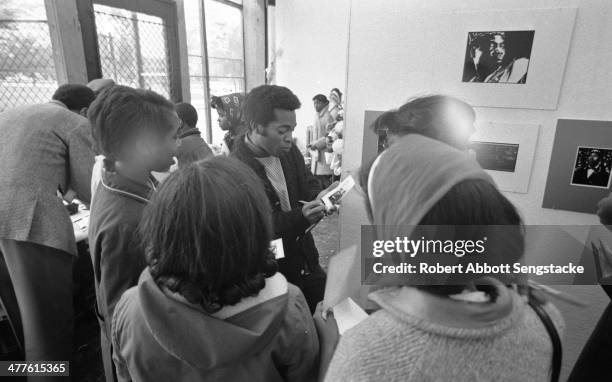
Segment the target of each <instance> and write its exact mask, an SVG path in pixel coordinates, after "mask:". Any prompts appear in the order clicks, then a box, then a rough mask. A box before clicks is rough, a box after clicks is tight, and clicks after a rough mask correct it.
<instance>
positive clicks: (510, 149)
mask: <svg viewBox="0 0 612 382" xmlns="http://www.w3.org/2000/svg"><path fill="white" fill-rule="evenodd" d="M470 151H471V152H472V153H473V154H474V156H475V157H476V161H477V162H478V163H479V164H480V166H482V168H484V169H485V170H493V171H506V172H514V170H515V169H516V160H517V158H518V152H519V145H518V144H514V143H498V142H480V141H474V142H472V144H471V146H470Z"/></svg>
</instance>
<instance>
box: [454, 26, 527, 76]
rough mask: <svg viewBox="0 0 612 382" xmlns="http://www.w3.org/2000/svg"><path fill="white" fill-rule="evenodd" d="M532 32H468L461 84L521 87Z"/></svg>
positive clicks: (525, 71) (525, 74) (525, 73)
mask: <svg viewBox="0 0 612 382" xmlns="http://www.w3.org/2000/svg"><path fill="white" fill-rule="evenodd" d="M534 34H535V31H533V30H531V31H492V32H468V36H467V44H466V49H465V63H464V65H463V82H484V83H499V84H525V83H527V74H528V72H529V62H530V59H531V48H532V46H533V36H534Z"/></svg>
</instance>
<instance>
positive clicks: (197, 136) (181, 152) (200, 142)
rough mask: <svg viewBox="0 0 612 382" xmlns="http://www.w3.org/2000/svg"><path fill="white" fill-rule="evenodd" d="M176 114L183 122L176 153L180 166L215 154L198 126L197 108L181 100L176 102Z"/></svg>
mask: <svg viewBox="0 0 612 382" xmlns="http://www.w3.org/2000/svg"><path fill="white" fill-rule="evenodd" d="M176 114H177V115H178V117H179V118H180V119H181V121H182V122H183V123H182V125H181V128H180V129H179V147H178V151H177V154H176V158H177V160H178V166H179V168H180V167H184V166H186V165H188V164H189V163H192V162H197V161H199V160H202V159H204V158H206V157H208V156H211V155H213V152H212V150H211V149H210V147H208V145H207V144H206V141H204V139H203V138H202V133H200V130H199V129H198V128H197V127H196V126H197V124H198V112H197V111H196V109H195V108H194V107H193V106H192V105H191V104H189V103H187V102H181V103H178V104H176Z"/></svg>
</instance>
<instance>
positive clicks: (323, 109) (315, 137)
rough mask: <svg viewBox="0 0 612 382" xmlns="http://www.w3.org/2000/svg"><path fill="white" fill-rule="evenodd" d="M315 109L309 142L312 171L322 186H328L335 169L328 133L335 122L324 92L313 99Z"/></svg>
mask: <svg viewBox="0 0 612 382" xmlns="http://www.w3.org/2000/svg"><path fill="white" fill-rule="evenodd" d="M312 102H313V106H314V109H315V118H314V125H313V128H312V141H311V142H309V144H308V149H309V150H311V151H310V153H311V157H312V161H311V164H310V171H311V172H312V173H313V174H314V175H315V176H316V177H317V179H319V181H320V182H321V186H322V187H323V188H326V187H328V186H329V185H330V183H331V181H332V180H331V178H332V174H333V171H332V170H331V168H330V167H329V163H328V161H327V157H326V153H329V152H331V150H330V149H331V147H330V144H331V142H329V139H328V134H329V132H330V131H331V128H332V127H333V124H334V122H335V120H334V118H333V117H332V115H331V114H330V111H329V100H328V99H327V97H325V96H324V95H323V94H317V95H315V96H314V97H313V99H312Z"/></svg>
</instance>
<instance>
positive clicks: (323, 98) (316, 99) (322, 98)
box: [312, 94, 329, 103]
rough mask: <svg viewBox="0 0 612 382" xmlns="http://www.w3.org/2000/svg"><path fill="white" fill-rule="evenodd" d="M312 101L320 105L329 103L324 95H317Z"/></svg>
mask: <svg viewBox="0 0 612 382" xmlns="http://www.w3.org/2000/svg"><path fill="white" fill-rule="evenodd" d="M312 100H313V101H319V102H321V103H328V102H329V101H328V100H327V97H325V95H323V94H317V95H315V96H314V97H312Z"/></svg>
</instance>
